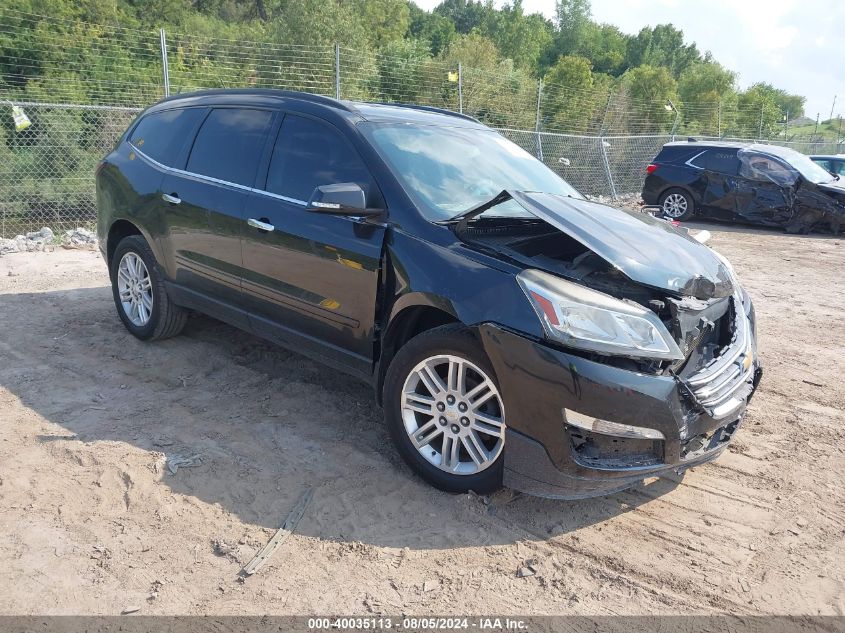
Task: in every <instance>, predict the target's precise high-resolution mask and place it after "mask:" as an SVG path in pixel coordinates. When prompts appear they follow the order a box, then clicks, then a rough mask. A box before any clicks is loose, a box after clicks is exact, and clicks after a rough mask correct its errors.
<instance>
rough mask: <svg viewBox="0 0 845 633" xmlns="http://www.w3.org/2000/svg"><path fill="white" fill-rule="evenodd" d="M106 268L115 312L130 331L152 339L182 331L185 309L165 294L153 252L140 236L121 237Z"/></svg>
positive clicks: (145, 339) (167, 336)
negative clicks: (108, 272)
mask: <svg viewBox="0 0 845 633" xmlns="http://www.w3.org/2000/svg"><path fill="white" fill-rule="evenodd" d="M109 268H110V273H111V285H112V295H113V297H114V304H115V306H116V307H117V313H118V315H119V316H120V320H121V321H123V325H125V326H126V329H127V330H129V332H131V333H132V335H134V336H136V337H137V338H139V339H141V340H143V341H155V340H159V339H165V338H169V337H171V336H176V335H177V334H179V332H181V331H182V328H184V327H185V322H186V321H187V318H188V312H187V310H185V309H184V308H181V307H180V306H177V305H176V304H174V303H173V302H172V301H171V300H170V298H169V297H168V296H167V291H166V290H165V287H164V281H163V279H162V277H161V274H160V273H159V271H158V266H157V265H156V260H155V255H153V252H152V250H150V246H149V244H147V241H146V240H145V239H144V238H143V237H141V236H139V235H130V236H129V237H125V238H123V239H122V240H121V241H120V243H119V244H118V245H117V248H116V249H115V251H114V255H113V256H112V259H111V264H110V266H109Z"/></svg>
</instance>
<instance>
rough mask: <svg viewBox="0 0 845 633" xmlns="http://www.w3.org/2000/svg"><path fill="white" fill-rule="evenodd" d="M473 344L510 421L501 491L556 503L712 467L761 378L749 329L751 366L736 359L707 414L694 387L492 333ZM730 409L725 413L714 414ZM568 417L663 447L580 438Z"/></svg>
mask: <svg viewBox="0 0 845 633" xmlns="http://www.w3.org/2000/svg"><path fill="white" fill-rule="evenodd" d="M751 319H753V316H752V317H751ZM479 334H480V337H481V340H482V343H483V345H484V348H485V351H486V352H487V355H488V357H489V358H490V360H491V362H492V363H493V366H494V369H495V370H496V376H497V378H498V381H499V387H500V389H501V392H502V398H503V401H504V404H505V415H506V419H507V421H508V429H507V434H506V439H505V446H506V447H507V448H506V450H505V464H504V468H505V470H504V473H505V474H504V483H505V485H506V486H509V487H511V488H514V489H516V490H521V491H523V492H527V493H530V494H533V495H538V496H545V497H553V498H559V499H579V498H584V497H592V496H598V495H603V494H608V493H612V492H616V491H619V490H623V489H625V488H628V487H630V486H632V485H635V484H637V483H639V482H640V481H642V480H643V479H644V478H646V477H652V476H659V475H661V474H666V473H669V472H678V471H683V470H685V469H687V468H690V467H691V466H695V465H697V464H701V463H704V462H707V461H710V460H712V459H715V458H716V457H718V456H719V455H720V454H721V453H722V452H723V451H724V449H725V448H726V447H727V445H728V443H729V442H730V440H731V439H732V437H733V435H734V434H735V432H736V430H737V428H738V427H739V426H740V424H741V421H742V418H743V417H744V414H745V406H746V403H747V401H748V399H749V398H750V397H751V394H752V393H753V392H754V390H755V389H756V386H757V383H758V382H759V379H760V376H761V373H762V370H761V368H760V365H759V362H758V360H757V353H756V345H755V343H754V332H753V321H749V328H748V330H747V332H746V334H747V337H746V340H745V341H740V343H742V344H745V345H746V346H747V348H748V350H749V352H748V356H747V357H746V358H743V357H739V359H738V360H737V359H734V360H735V361H736V362H737V363H739V366H740V367H741V369H742V370H743V371H742V376H738V377H737V378H736V380H737V381H743V380H744V382H737V383H736V384H735V386H734V387H733V388H732V390H731V391H729V392H726V393H725V394H724V398H723V399H721V400H719V401H718V402H717V403H716V404H714V405H713V406H703V405H702V403H701V399H700V398H698V397H697V395H696V390H698V391H699V392H701V391H702V386H701V385H700V384H699V385H691V384H689V383H688V382H687V381H685V380H681V379H680V378H677V377H674V376H656V375H650V374H644V373H639V372H635V371H629V370H626V369H620V368H618V367H613V366H610V365H606V364H603V363H599V362H595V361H591V360H587V359H585V358H582V357H580V356H576V355H573V354H569V353H567V352H564V351H562V350H560V349H556V348H553V347H550V346H548V345H546V344H544V343H542V342H538V341H535V340H532V339H529V338H527V337H524V336H522V335H519V334H516V333H514V332H511V331H509V330H505V329H503V328H501V327H498V326H496V325H492V324H484V325H481V326H480V327H479ZM726 360H727V359H726ZM749 372H750V374H749ZM709 373H710V374H713V373H714V372H713V369H712V368H711V370H710V371H709ZM749 375H750V376H751V378H748V376H749ZM727 376H728V371H727V370H725V371H723V372H721V374H719V375H718V376H715V377H714V378H713V382H711V383H710V384H711V385H712V386H718V385H719V382H720V381H722V380H724V379H725V377H727ZM723 391H724V389H723ZM711 392H712V390H711ZM710 398H711V400H712V399H713V398H714V396H713V395H712V393H711V394H710ZM728 401H730V406H719V405H720V404H723V403H725V402H728ZM565 409H569V410H572V411H577V412H579V413H581V414H584V415H587V416H591V417H595V418H599V419H602V420H608V421H611V422H615V423H619V424H626V425H631V426H635V427H645V428H648V429H655V430H658V431H660V433H662V435H663V438H664V439H662V440H642V439H637V440H631V439H626V438H623V437H614V436H611V435H604V434H596V433H590V432H585V431H583V430H581V429H578V428H576V427H574V426H571V425H569V424H567V422H566V418H565V413H564V410H565Z"/></svg>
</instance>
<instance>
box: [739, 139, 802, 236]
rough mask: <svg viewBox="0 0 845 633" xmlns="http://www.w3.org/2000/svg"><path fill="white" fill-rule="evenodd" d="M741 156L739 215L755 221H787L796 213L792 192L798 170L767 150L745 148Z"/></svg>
mask: <svg viewBox="0 0 845 633" xmlns="http://www.w3.org/2000/svg"><path fill="white" fill-rule="evenodd" d="M740 158H741V160H740V169H739V178H738V179H737V194H736V200H737V202H736V215H737V217H738V218H739V219H740V220H742V221H744V222H752V223H754V224H766V225H772V226H781V225H783V224H786V223H787V222H788V221H789V220H790V219H791V218H792V214H793V212H792V205H791V203H790V200H789V194H790V193H791V191H792V189H791V187H792V186H793V185H794V184H795V181H796V180H797V178H798V174H797V172H795V171H794V170H792V168H790V167H789V166H787V165H786V163H783V162H782V161H780V160H779V159H777V158H774V157H773V156H768V155H766V154H759V153H755V152H748V151H743V152H742V153H741V157H740Z"/></svg>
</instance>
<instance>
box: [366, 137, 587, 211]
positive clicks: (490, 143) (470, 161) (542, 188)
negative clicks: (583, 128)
mask: <svg viewBox="0 0 845 633" xmlns="http://www.w3.org/2000/svg"><path fill="white" fill-rule="evenodd" d="M361 128H362V131H364V133H365V134H366V135H367V137H368V138H369V139H370V140H371V141H372V143H373V145H374V146H375V148H376V150H377V151H378V152H379V154H380V155H381V157H382V158H383V159H384V160H385V161H386V162H387V163H388V164H389V165H390V167H391V168H392V170H393V173H394V174H395V175H396V177H397V178H398V179H399V180H400V182H401V183H402V185H403V187H404V188H405V190H406V191H407V192H408V194H409V195H411V197H412V198H413V199H414V201H415V202H416V203H417V204H418V205H419V207H420V210H421V211H422V213H423V215H425V217H426V218H427V219H429V220H432V221H438V220H446V219H449V218H453V217H455V216H456V215H457V214H459V213H463V212H464V211H468V210H470V209H473V208H475V207H477V206H478V205H480V204H482V203H484V202H487V201H488V200H490V199H491V198H493V197H494V196H496V195H497V194H498V193H500V192H501V191H502V190H503V189H511V190H516V191H539V192H543V193H550V194H556V195H562V196H573V197H576V198H581V197H582V196H581V194H579V193H578V192H577V191H575V189H573V188H572V187H571V186H570V185H569V184H567V183H566V181H564V180H563V179H562V178H560V177H559V176H558V175H557V174H555V173H554V172H553V171H552V170H551V169H549V168H548V167H546V166H545V165H544V164H543V163H541V162H540V161H539V160H537V159H536V158H534V157H533V156H532V155H531V154H529V153H528V152H526V151H525V150H523V149H522V148H520V147H519V146H518V145H516V144H514V143H512V142H511V141H509V140H507V139H506V138H504V137H503V136H501V135H500V134H498V133H497V132H494V131H492V130H485V129H478V128H460V127H437V126H428V125H409V124H395V125H394V124H385V125H379V124H373V123H364V124H361ZM485 215H487V216H492V215H496V216H509V217H510V216H513V217H516V216H519V217H532V216H531V215H530V214H529V213H528V212H527V211H525V209H523V208H522V207H521V206H519V204H517V203H516V202H514V201H513V200H508V201H507V202H503V203H502V204H499V205H497V206H495V207H494V208H492V209H490V210H489V211H485Z"/></svg>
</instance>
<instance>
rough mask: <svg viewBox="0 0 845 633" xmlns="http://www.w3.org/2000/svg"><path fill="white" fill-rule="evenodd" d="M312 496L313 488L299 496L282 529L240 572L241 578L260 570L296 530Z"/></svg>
mask: <svg viewBox="0 0 845 633" xmlns="http://www.w3.org/2000/svg"><path fill="white" fill-rule="evenodd" d="M313 495H314V489H313V488H308V489H307V490H306V491H305V492H303V493H302V495H300V497H299V500H298V501H297V502H296V505H295V506H294V507H293V509H292V510H291V511H290V514H288V516H287V518H286V519H285V522H284V523H283V524H282V527H280V528H279V529H278V530H277V531H276V533H275V534H274V535H273V538H271V539H270V540H269V541H268V542H267V545H265V546H264V547H262V548H261V549H260V550H259V552H258V553H257V554H256V555H255V557H254V558H253V559H252V560H251V561H249V562H248V563H247V564H246V566H245V567H244V568H243V569H242V570H241V575H242V576H252V575H253V574H254V573H255V572H257V571H258V570H259V569H261V567H262V566H263V565H264V563H266V562H267V561H268V560H269V559H270V557H271V556H272V555H273V554H275V553H276V550H277V549H279V547H280V546H281V545H282V543H284V542H285V541H286V540H287V538H288V537H289V536H290V535H291V534H292V533H293V531H294V530H295V529H296V526H297V524H298V523H299V521H300V519H301V518H302V515H303V514H305V508H306V507H307V506H308V504H309V503H310V502H311V497H312V496H313Z"/></svg>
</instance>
